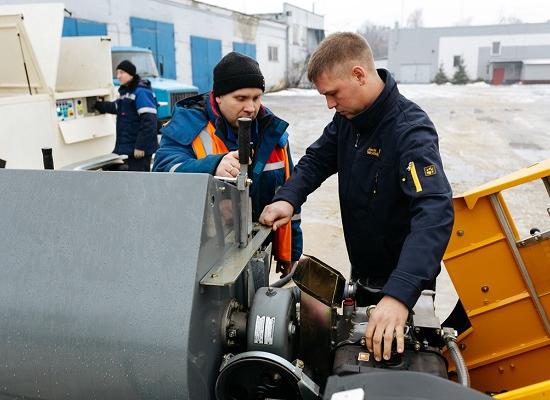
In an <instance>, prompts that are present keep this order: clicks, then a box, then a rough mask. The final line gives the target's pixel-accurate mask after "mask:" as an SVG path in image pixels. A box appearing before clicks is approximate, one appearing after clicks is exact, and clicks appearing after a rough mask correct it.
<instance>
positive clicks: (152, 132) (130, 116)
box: [95, 60, 158, 171]
mask: <svg viewBox="0 0 550 400" xmlns="http://www.w3.org/2000/svg"><path fill="white" fill-rule="evenodd" d="M116 76H117V79H118V80H119V82H120V88H119V89H118V93H119V97H118V99H116V100H115V101H99V102H97V103H96V104H95V108H96V109H97V110H98V111H99V112H101V113H109V114H116V115H117V119H116V144H115V149H114V150H113V153H116V154H126V155H127V156H128V159H127V161H126V164H127V166H128V171H149V170H150V169H151V156H152V155H153V153H154V152H155V151H156V150H157V148H158V140H157V100H156V98H155V94H154V93H153V90H152V89H151V83H150V82H149V81H148V80H142V79H141V78H140V76H139V75H138V74H137V73H136V67H135V65H134V64H132V63H131V62H130V61H128V60H124V61H122V62H121V63H120V64H119V65H118V66H117V67H116Z"/></svg>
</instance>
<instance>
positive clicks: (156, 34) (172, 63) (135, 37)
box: [130, 17, 176, 79]
mask: <svg viewBox="0 0 550 400" xmlns="http://www.w3.org/2000/svg"><path fill="white" fill-rule="evenodd" d="M130 29H131V31H132V45H133V46H138V47H145V48H147V49H150V50H151V51H152V52H153V57H154V58H155V62H156V63H157V68H158V70H159V73H160V75H161V76H162V77H164V78H168V79H176V49H175V45H174V24H169V23H166V22H159V21H153V20H149V19H141V18H135V17H130Z"/></svg>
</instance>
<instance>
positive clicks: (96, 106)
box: [94, 100, 105, 114]
mask: <svg viewBox="0 0 550 400" xmlns="http://www.w3.org/2000/svg"><path fill="white" fill-rule="evenodd" d="M94 109H96V110H97V111H99V112H100V113H101V114H104V113H105V104H104V103H103V100H96V102H95V103H94Z"/></svg>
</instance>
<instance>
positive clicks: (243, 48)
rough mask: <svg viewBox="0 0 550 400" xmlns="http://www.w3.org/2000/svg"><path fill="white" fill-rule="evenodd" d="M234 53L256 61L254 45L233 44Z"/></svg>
mask: <svg viewBox="0 0 550 400" xmlns="http://www.w3.org/2000/svg"><path fill="white" fill-rule="evenodd" d="M233 51H238V52H239V53H241V54H245V55H247V56H249V57H252V58H253V59H256V45H255V44H252V43H239V42H233Z"/></svg>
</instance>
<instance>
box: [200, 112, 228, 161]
mask: <svg viewBox="0 0 550 400" xmlns="http://www.w3.org/2000/svg"><path fill="white" fill-rule="evenodd" d="M191 146H192V147H193V151H194V152H195V156H197V159H198V160H200V159H201V158H204V157H206V156H208V155H211V154H221V153H227V152H229V149H228V148H227V146H226V145H225V143H224V142H223V141H222V140H221V139H220V138H219V137H217V136H216V128H215V127H214V124H212V122H210V121H208V124H207V125H206V127H205V128H204V129H203V130H202V131H201V133H199V134H198V135H197V137H196V138H195V139H194V140H193V143H191Z"/></svg>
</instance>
